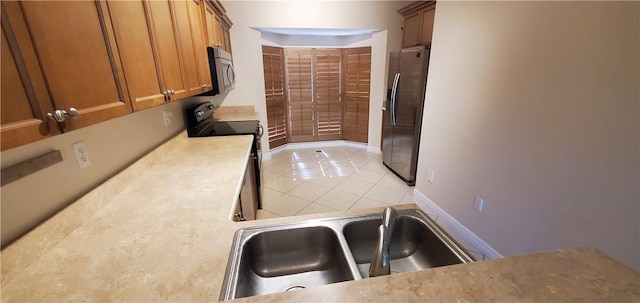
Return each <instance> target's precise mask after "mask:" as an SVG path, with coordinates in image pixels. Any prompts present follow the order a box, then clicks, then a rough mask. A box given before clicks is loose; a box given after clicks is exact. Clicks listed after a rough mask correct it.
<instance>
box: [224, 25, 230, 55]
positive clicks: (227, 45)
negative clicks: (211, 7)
mask: <svg viewBox="0 0 640 303" xmlns="http://www.w3.org/2000/svg"><path fill="white" fill-rule="evenodd" d="M222 37H223V44H222V45H223V48H224V50H226V51H227V52H229V53H231V34H230V33H229V28H228V27H226V26H222Z"/></svg>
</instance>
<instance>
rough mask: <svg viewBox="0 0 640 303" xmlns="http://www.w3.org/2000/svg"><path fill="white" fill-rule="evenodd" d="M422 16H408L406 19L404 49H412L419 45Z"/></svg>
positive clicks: (403, 37) (403, 33) (418, 14)
mask: <svg viewBox="0 0 640 303" xmlns="http://www.w3.org/2000/svg"><path fill="white" fill-rule="evenodd" d="M421 21H422V16H421V15H420V13H416V14H414V15H411V16H408V17H406V18H405V19H404V28H403V31H402V47H411V46H415V45H418V44H419V42H418V38H419V34H420V25H421V24H420V23H421Z"/></svg>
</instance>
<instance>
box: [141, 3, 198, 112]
mask: <svg viewBox="0 0 640 303" xmlns="http://www.w3.org/2000/svg"><path fill="white" fill-rule="evenodd" d="M145 3H146V4H147V5H148V7H149V11H150V19H151V20H152V25H153V26H152V27H151V32H152V33H153V35H152V37H155V39H154V43H155V45H156V55H157V57H156V60H158V62H159V64H160V70H161V71H162V74H161V75H162V78H163V80H164V81H163V82H164V85H165V88H166V90H168V91H170V92H171V96H170V98H171V99H172V100H178V99H182V98H185V97H188V96H189V94H188V92H187V90H188V89H187V83H186V79H185V77H184V75H183V74H182V67H181V62H180V58H181V53H180V49H179V48H178V45H179V43H180V42H179V39H178V35H177V34H176V30H175V28H174V24H175V23H176V20H175V17H173V15H172V12H171V8H170V5H169V1H167V0H163V1H157V0H153V1H148V0H145Z"/></svg>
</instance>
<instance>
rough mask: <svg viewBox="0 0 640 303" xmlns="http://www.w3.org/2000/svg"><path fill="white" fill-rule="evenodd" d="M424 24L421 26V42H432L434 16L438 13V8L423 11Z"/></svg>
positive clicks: (424, 43) (425, 43) (426, 43)
mask: <svg viewBox="0 0 640 303" xmlns="http://www.w3.org/2000/svg"><path fill="white" fill-rule="evenodd" d="M421 15H422V26H421V27H420V28H421V30H420V40H419V41H420V44H423V45H428V44H431V37H432V36H433V18H434V17H435V15H436V10H435V8H434V9H431V10H428V11H423V12H422V14H421Z"/></svg>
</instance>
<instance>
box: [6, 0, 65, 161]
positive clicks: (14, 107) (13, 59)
mask: <svg viewBox="0 0 640 303" xmlns="http://www.w3.org/2000/svg"><path fill="white" fill-rule="evenodd" d="M5 3H6V2H3V3H2V10H1V13H2V41H1V44H2V49H1V50H0V51H1V52H0V55H1V57H2V62H1V63H0V64H1V65H0V66H1V67H2V77H0V78H1V80H2V84H1V87H2V89H1V90H0V92H1V94H2V96H1V99H0V105H1V107H2V108H1V110H0V111H1V113H2V118H1V119H2V120H1V124H0V138H1V139H2V143H1V144H0V146H1V147H2V150H6V149H9V148H13V147H16V146H19V145H23V144H27V143H30V142H33V141H37V140H40V139H43V138H46V137H49V136H53V135H56V134H59V133H60V129H59V128H58V126H57V125H56V122H53V121H51V122H50V121H47V113H50V112H53V104H52V103H51V99H50V98H49V94H48V92H47V89H46V87H45V84H44V78H43V77H42V73H41V72H40V68H39V67H38V65H37V64H38V63H37V58H36V55H35V52H34V50H33V47H31V45H30V44H31V43H30V39H29V37H28V33H27V32H26V26H25V24H24V22H23V20H22V19H21V18H14V19H16V20H13V21H14V23H13V24H11V23H10V22H9V20H8V16H7V9H5ZM11 5H12V4H10V6H11ZM9 11H11V10H9ZM16 23H17V24H16ZM12 25H13V26H12ZM14 28H15V29H16V31H17V32H14V30H13V29H14ZM18 37H20V41H18ZM20 43H23V47H22V48H21V47H20Z"/></svg>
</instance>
